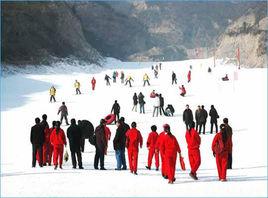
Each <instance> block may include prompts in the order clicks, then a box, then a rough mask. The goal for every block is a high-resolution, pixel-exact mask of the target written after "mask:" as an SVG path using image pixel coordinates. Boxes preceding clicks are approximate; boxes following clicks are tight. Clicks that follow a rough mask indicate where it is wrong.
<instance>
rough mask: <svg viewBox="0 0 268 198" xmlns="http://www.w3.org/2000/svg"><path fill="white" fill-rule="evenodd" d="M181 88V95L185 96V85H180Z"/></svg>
mask: <svg viewBox="0 0 268 198" xmlns="http://www.w3.org/2000/svg"><path fill="white" fill-rule="evenodd" d="M179 89H180V90H181V93H180V95H181V96H183V97H184V96H185V94H186V89H185V87H184V85H182V86H181V87H179Z"/></svg>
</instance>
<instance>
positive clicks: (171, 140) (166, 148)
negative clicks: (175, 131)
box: [162, 124, 181, 184]
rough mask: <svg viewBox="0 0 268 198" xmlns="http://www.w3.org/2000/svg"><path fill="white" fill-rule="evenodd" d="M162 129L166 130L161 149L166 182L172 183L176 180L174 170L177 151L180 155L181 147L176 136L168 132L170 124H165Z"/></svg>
mask: <svg viewBox="0 0 268 198" xmlns="http://www.w3.org/2000/svg"><path fill="white" fill-rule="evenodd" d="M164 129H165V131H167V134H166V135H165V136H164V140H163V144H162V150H163V152H164V156H165V164H166V169H167V176H168V183H169V184H173V182H174V181H175V180H176V178H175V170H176V160H177V152H178V153H179V155H180V157H181V149H180V146H179V144H178V141H177V139H176V137H175V136H174V135H172V133H171V132H170V126H169V125H168V124H165V125H164Z"/></svg>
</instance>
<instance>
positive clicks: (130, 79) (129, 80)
mask: <svg viewBox="0 0 268 198" xmlns="http://www.w3.org/2000/svg"><path fill="white" fill-rule="evenodd" d="M131 81H133V82H134V80H133V78H132V77H131V76H128V77H127V78H126V84H125V85H127V84H128V83H129V87H132V85H131Z"/></svg>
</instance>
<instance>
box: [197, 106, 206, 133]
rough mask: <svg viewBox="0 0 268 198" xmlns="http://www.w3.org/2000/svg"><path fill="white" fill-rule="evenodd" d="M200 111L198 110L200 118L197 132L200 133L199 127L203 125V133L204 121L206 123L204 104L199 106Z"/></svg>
mask: <svg viewBox="0 0 268 198" xmlns="http://www.w3.org/2000/svg"><path fill="white" fill-rule="evenodd" d="M201 108H202V109H201V111H200V119H199V125H200V126H199V134H200V133H201V129H202V127H203V134H205V132H206V123H207V117H208V112H207V111H206V110H205V108H204V105H202V106H201Z"/></svg>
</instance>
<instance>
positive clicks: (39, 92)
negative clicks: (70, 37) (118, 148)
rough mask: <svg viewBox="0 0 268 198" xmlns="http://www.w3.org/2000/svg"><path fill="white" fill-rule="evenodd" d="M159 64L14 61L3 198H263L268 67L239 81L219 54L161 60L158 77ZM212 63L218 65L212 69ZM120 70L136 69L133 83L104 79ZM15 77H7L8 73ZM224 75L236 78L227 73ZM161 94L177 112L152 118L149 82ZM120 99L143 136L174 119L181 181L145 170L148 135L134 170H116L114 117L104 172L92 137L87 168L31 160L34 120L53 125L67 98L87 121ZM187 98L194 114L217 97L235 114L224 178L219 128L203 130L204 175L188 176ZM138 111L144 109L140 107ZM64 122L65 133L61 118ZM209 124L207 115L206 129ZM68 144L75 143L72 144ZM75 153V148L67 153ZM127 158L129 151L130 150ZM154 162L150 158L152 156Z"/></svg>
mask: <svg viewBox="0 0 268 198" xmlns="http://www.w3.org/2000/svg"><path fill="white" fill-rule="evenodd" d="M152 64H155V63H149V62H148V63H135V62H131V63H129V62H121V61H118V60H116V59H112V58H109V59H108V60H107V62H106V63H105V64H104V65H103V67H102V68H98V67H97V66H92V67H90V66H86V65H84V66H82V67H74V66H73V65H64V63H61V64H58V65H56V66H55V68H53V67H42V68H33V67H27V68H26V69H16V70H13V71H5V73H4V75H2V77H1V82H2V83H1V196H2V197H10V196H13V197H14V196H19V197H25V196H26V197H29V196H34V197H40V196H46V197H49V196H53V197H74V196H75V197H77V196H79V197H83V196H86V197H88V196H93V197H94V196H101V197H106V196H109V197H113V196H128V197H134V196H151V197H152V196H153V197H157V196H160V197H186V196H206V197H210V196H213V197H215V196H247V197H260V196H263V197H267V68H265V69H243V68H242V69H240V70H238V71H237V72H238V80H236V81H234V72H235V71H236V67H235V66H234V65H226V64H224V62H222V61H221V60H217V66H216V67H215V68H214V67H213V66H212V65H213V59H196V60H187V61H177V62H163V63H162V70H161V71H160V72H159V78H158V79H154V75H153V71H152V70H151V65H152ZM189 65H192V67H193V69H192V81H191V82H190V83H187V72H188V70H189ZM208 66H211V67H212V73H208V72H207V69H208ZM114 70H117V71H118V72H120V71H121V70H124V72H125V74H126V76H127V75H128V74H131V75H132V77H133V79H134V83H133V87H132V88H129V87H128V86H124V85H122V84H121V83H120V79H118V80H117V83H112V81H111V87H107V86H106V85H105V82H104V76H105V74H108V75H110V77H111V76H112V72H113V71H114ZM172 71H174V72H175V73H176V74H177V78H178V85H173V86H172V85H171V73H172ZM10 73H11V74H12V75H11V74H10ZM144 73H148V74H149V76H150V78H151V81H150V83H151V86H150V87H148V86H147V85H146V86H145V87H143V86H142V85H143V81H142V77H143V74H144ZM226 73H227V74H228V76H229V78H230V81H228V82H223V81H221V77H223V76H225V74H226ZM93 76H95V78H96V80H97V84H96V90H95V91H92V90H91V84H90V81H91V78H92V77H93ZM76 79H77V80H78V81H80V83H81V92H82V94H81V95H75V89H74V87H73V84H74V81H75V80H76ZM182 84H184V85H185V87H186V91H187V94H186V97H181V96H180V95H179V93H180V92H179V89H178V87H179V85H180V86H181V85H182ZM51 85H54V86H55V87H56V89H57V93H56V100H57V102H56V103H49V88H50V86H51ZM153 89H154V90H156V92H157V93H162V95H163V97H164V99H165V107H166V105H167V104H172V105H173V106H174V108H175V116H174V117H152V110H153V102H152V100H151V99H150V97H149V94H150V92H151V91H152V90H153ZM134 92H136V93H137V94H138V93H139V92H142V93H143V94H144V95H145V101H146V104H145V112H146V114H144V115H142V114H139V113H136V112H132V111H131V109H132V104H133V102H132V96H133V94H134ZM114 100H118V102H119V104H120V106H121V114H120V115H121V116H124V117H125V119H126V122H127V123H129V124H130V123H131V122H132V121H136V122H137V128H138V129H139V130H140V131H141V133H142V136H143V139H144V142H146V140H147V137H148V133H149V132H150V127H151V125H153V124H156V125H157V127H158V130H157V131H158V132H161V131H162V126H163V124H165V123H168V124H170V126H171V131H172V133H173V134H174V135H175V136H176V138H177V139H178V142H179V144H180V147H181V149H182V155H183V156H184V159H185V163H186V169H187V170H186V171H181V169H180V166H179V162H177V169H176V178H177V180H176V182H175V183H174V184H173V185H170V184H168V183H167V180H164V179H162V177H161V173H160V171H158V172H157V171H155V170H154V166H152V170H150V171H149V170H147V169H145V165H147V163H146V162H147V155H148V151H147V149H146V145H145V143H144V145H143V148H142V149H141V150H140V152H139V161H138V176H135V175H133V174H131V173H130V172H129V170H127V171H115V170H114V169H115V168H116V159H115V153H114V150H113V145H112V140H113V137H114V134H115V129H116V127H115V125H109V128H110V129H111V131H112V138H111V141H110V142H109V148H108V154H107V156H105V167H106V168H107V169H108V170H107V171H100V170H94V169H93V159H94V154H95V149H94V147H93V146H91V145H90V144H89V143H88V142H86V146H85V153H83V154H82V157H83V166H84V168H85V169H84V170H73V169H72V165H71V160H69V161H68V162H67V163H64V165H63V168H64V169H63V170H54V169H53V167H48V166H47V167H43V168H39V167H38V166H37V167H36V168H31V154H32V147H31V144H30V140H29V137H30V128H31V126H32V125H34V118H35V117H41V115H42V114H44V113H46V114H47V115H48V122H49V124H50V125H51V122H52V121H53V120H58V119H59V116H58V115H57V110H58V108H59V106H60V105H61V102H62V101H65V103H66V105H67V107H68V109H69V119H71V118H76V119H77V120H78V119H87V120H90V121H91V122H92V123H93V125H94V126H97V124H98V123H99V120H100V119H101V118H103V117H105V116H106V115H107V114H109V113H110V111H111V108H112V104H113V103H114ZM186 104H189V105H190V108H191V109H192V111H193V112H194V111H195V110H196V108H197V105H204V106H205V109H206V110H209V109H210V105H212V104H213V105H214V106H215V108H216V109H217V111H218V113H219V115H220V118H219V120H218V122H219V124H220V123H221V122H222V119H223V118H224V117H228V118H229V122H230V125H231V126H232V128H233V144H234V147H233V169H232V170H228V171H227V179H228V182H225V183H223V182H219V181H218V177H217V169H216V162H215V158H214V157H213V155H212V152H211V143H212V139H213V137H214V134H213V135H211V134H208V133H207V134H206V135H201V141H202V142H201V159H202V162H201V166H200V168H199V170H198V172H197V174H198V177H199V180H198V181H194V180H192V179H191V178H190V177H189V175H188V174H189V168H190V166H189V162H188V154H187V147H186V141H185V125H184V123H183V122H182V112H183V110H184V108H185V105H186ZM138 111H139V107H138ZM62 128H63V129H64V131H65V132H66V129H67V126H65V123H64V124H63V125H62ZM209 130H210V123H209V120H208V122H207V125H206V131H207V132H208V131H209ZM67 149H68V151H69V145H67ZM69 153H70V152H69ZM126 158H127V152H126ZM153 164H154V161H153Z"/></svg>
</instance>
